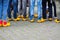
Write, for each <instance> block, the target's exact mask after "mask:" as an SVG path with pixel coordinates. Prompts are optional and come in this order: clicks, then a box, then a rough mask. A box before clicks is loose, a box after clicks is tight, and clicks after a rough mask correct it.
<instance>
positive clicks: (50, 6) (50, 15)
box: [42, 0, 52, 22]
mask: <svg viewBox="0 0 60 40" xmlns="http://www.w3.org/2000/svg"><path fill="white" fill-rule="evenodd" d="M47 2H48V11H49V17H48V20H49V21H51V20H52V1H51V0H42V15H43V16H42V17H43V22H44V21H45V19H47V14H46V3H47Z"/></svg>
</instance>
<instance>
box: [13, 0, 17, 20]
mask: <svg viewBox="0 0 60 40" xmlns="http://www.w3.org/2000/svg"><path fill="white" fill-rule="evenodd" d="M12 2H13V10H14V14H13V16H14V19H16V18H17V11H18V10H17V9H18V8H17V0H12Z"/></svg>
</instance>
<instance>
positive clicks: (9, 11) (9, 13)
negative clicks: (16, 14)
mask: <svg viewBox="0 0 60 40" xmlns="http://www.w3.org/2000/svg"><path fill="white" fill-rule="evenodd" d="M11 3H12V0H9V5H8V10H7V12H8V18H11Z"/></svg>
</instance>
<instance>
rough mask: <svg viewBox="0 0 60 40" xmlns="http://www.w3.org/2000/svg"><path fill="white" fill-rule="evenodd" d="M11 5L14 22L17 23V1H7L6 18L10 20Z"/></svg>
mask: <svg viewBox="0 0 60 40" xmlns="http://www.w3.org/2000/svg"><path fill="white" fill-rule="evenodd" d="M11 3H12V5H13V17H14V19H13V20H14V21H18V20H20V19H18V18H17V13H18V0H10V1H9V7H8V18H9V20H11V19H12V16H11Z"/></svg>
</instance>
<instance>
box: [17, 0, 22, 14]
mask: <svg viewBox="0 0 60 40" xmlns="http://www.w3.org/2000/svg"><path fill="white" fill-rule="evenodd" d="M18 15H22V0H18Z"/></svg>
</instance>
